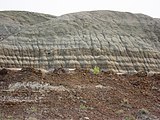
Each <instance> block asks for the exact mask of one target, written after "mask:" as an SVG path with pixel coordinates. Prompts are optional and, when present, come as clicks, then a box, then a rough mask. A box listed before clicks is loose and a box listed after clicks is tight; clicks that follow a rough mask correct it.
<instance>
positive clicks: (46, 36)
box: [0, 11, 160, 73]
mask: <svg viewBox="0 0 160 120" xmlns="http://www.w3.org/2000/svg"><path fill="white" fill-rule="evenodd" d="M0 66H1V67H8V68H21V67H35V68H44V69H51V68H55V67H62V66H63V67H65V68H75V67H76V68H79V67H80V68H91V67H94V66H99V67H100V68H103V69H109V70H113V71H115V72H127V73H132V72H136V71H140V70H144V71H148V72H159V71H160V19H158V18H152V17H149V16H147V15H143V14H132V13H127V12H115V11H88V12H79V13H71V14H66V15H62V16H52V15H46V14H40V13H33V12H24V11H1V12H0Z"/></svg>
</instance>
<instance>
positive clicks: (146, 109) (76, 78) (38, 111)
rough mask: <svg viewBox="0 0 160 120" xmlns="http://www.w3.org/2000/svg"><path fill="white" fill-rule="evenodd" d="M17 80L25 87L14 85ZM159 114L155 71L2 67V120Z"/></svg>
mask: <svg viewBox="0 0 160 120" xmlns="http://www.w3.org/2000/svg"><path fill="white" fill-rule="evenodd" d="M16 83H21V84H22V83H24V84H25V85H26V86H25V85H21V86H18V85H17V86H18V87H17V86H16ZM27 83H28V84H27ZM31 84H33V85H36V86H38V87H35V86H32V85H31ZM54 87H56V88H54ZM159 118H160V75H159V74H156V75H152V76H147V74H143V75H140V73H138V74H134V75H117V74H114V73H113V72H107V73H105V72H101V73H99V74H97V75H95V74H93V73H91V72H90V71H88V70H84V69H79V70H75V71H73V72H70V73H69V72H68V71H66V70H64V69H56V70H55V71H54V72H48V73H46V74H43V73H42V72H41V71H40V70H35V69H33V68H23V69H22V70H20V71H13V70H12V71H11V70H6V69H3V70H1V71H0V120H54V119H56V120H107V119H108V120H136V119H137V120H159Z"/></svg>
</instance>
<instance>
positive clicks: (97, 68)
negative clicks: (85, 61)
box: [93, 66, 100, 75]
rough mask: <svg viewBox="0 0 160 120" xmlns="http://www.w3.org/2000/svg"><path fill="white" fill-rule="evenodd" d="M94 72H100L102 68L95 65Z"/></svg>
mask: <svg viewBox="0 0 160 120" xmlns="http://www.w3.org/2000/svg"><path fill="white" fill-rule="evenodd" d="M93 73H94V74H96V75H97V74H99V73H100V68H99V67H97V66H95V67H94V68H93Z"/></svg>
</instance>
